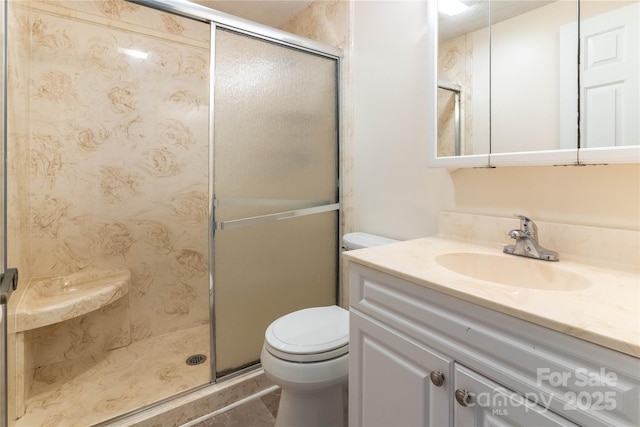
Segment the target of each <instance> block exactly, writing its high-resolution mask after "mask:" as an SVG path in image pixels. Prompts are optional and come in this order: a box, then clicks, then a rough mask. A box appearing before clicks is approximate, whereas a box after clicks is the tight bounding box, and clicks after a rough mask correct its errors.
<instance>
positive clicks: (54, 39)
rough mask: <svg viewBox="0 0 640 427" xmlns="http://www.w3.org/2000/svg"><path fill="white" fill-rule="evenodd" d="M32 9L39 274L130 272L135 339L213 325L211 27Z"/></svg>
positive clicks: (101, 12) (103, 10) (80, 10)
mask: <svg viewBox="0 0 640 427" xmlns="http://www.w3.org/2000/svg"><path fill="white" fill-rule="evenodd" d="M34 9H35V10H34V11H33V13H32V14H31V15H30V23H31V29H32V31H31V35H32V44H31V65H32V79H31V88H30V91H31V94H32V102H31V117H32V119H31V138H30V140H31V149H30V163H31V196H30V205H31V208H32V214H31V216H30V218H31V222H30V225H31V246H32V248H33V249H32V255H31V256H32V259H37V260H38V262H37V265H35V268H34V272H33V275H38V276H46V275H51V274H61V273H70V272H76V271H83V270H93V269H113V268H127V269H129V270H131V272H132V276H133V279H132V284H131V291H130V298H129V300H130V304H131V314H130V318H131V331H132V338H133V339H134V340H139V339H143V338H146V337H150V336H155V335H161V334H164V333H166V332H169V331H173V330H178V329H181V328H188V327H192V326H195V325H198V324H202V323H206V322H208V300H209V299H208V294H209V289H208V287H209V282H208V275H207V273H208V259H207V258H208V255H207V254H208V241H207V230H208V224H207V215H208V204H207V202H206V201H207V194H208V104H209V100H208V91H207V88H208V49H207V48H206V46H207V43H208V41H207V40H208V26H207V25H205V24H202V23H194V22H193V21H189V20H186V19H183V18H176V17H173V16H168V15H166V14H162V13H160V12H156V11H152V10H150V9H146V8H141V7H140V6H137V5H134V4H131V3H126V2H122V1H99V2H35V5H34ZM105 25H108V27H107V26H105ZM132 52H133V54H134V55H135V54H140V55H146V59H145V58H139V57H134V56H131V55H130V53H132ZM114 315H115V314H114ZM105 321H107V320H106V318H105ZM65 327H67V326H64V325H63V326H61V328H65ZM96 327H99V326H98V325H97V323H96ZM68 328H69V331H67V332H64V333H62V332H61V333H62V334H63V335H67V336H73V335H74V333H73V332H72V331H73V328H74V327H73V326H71V325H69V326H68ZM102 330H103V332H104V331H106V330H107V328H102ZM87 332H88V331H87ZM91 335H94V336H97V335H98V333H97V331H94V332H93V333H91ZM119 335H120V333H118V334H117V336H113V337H111V338H105V339H108V340H112V341H114V342H117V341H119V338H118V336H119ZM69 350H70V349H69ZM65 353H66V354H70V353H73V352H71V351H67V352H65Z"/></svg>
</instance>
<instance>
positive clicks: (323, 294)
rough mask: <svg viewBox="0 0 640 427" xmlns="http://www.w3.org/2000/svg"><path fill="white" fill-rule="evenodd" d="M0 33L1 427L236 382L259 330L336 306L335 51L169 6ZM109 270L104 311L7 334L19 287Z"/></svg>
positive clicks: (25, 14)
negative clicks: (9, 282) (0, 109)
mask: <svg viewBox="0 0 640 427" xmlns="http://www.w3.org/2000/svg"><path fill="white" fill-rule="evenodd" d="M3 4H4V2H3ZM7 17H8V20H7V28H6V31H4V32H3V38H4V35H5V34H6V40H7V41H8V43H7V47H6V52H7V58H8V59H7V62H6V65H5V67H4V68H3V73H5V75H6V77H7V93H6V100H7V105H8V108H7V133H6V146H7V149H6V150H7V152H6V156H7V170H6V176H7V194H6V205H5V206H6V218H7V236H6V241H7V265H8V266H15V267H18V268H19V269H20V276H21V278H20V283H19V286H18V289H17V290H16V291H15V292H14V295H13V296H12V298H11V299H12V301H13V302H12V303H10V304H9V306H8V312H9V321H8V322H7V323H6V324H5V325H4V327H7V331H8V334H7V342H6V345H7V347H6V348H7V349H8V351H7V358H5V361H8V366H9V369H8V378H7V381H6V382H7V383H8V388H9V394H8V396H9V398H8V402H7V404H8V413H9V416H8V418H9V424H12V423H15V425H16V426H18V427H20V426H31V425H50V426H73V425H78V426H87V425H97V424H100V423H105V422H107V421H108V420H113V419H117V418H118V417H122V416H126V414H130V413H134V412H136V411H140V410H141V408H146V407H148V406H149V405H154V404H157V403H159V402H167V401H169V400H171V399H174V398H175V397H176V396H185V395H188V394H189V393H192V392H193V391H195V390H199V389H202V388H204V387H207V386H209V385H211V384H213V383H217V382H223V380H226V379H231V378H238V377H240V376H241V374H242V373H244V372H247V371H250V370H252V369H254V368H256V367H259V356H260V350H261V346H262V342H263V337H264V331H265V329H266V327H267V326H268V324H269V323H270V322H272V321H273V320H275V319H276V318H278V317H280V316H282V315H284V314H286V313H288V312H291V311H294V310H297V309H301V308H305V307H310V306H321V305H331V304H335V303H336V302H337V299H338V295H337V290H338V256H339V238H338V236H339V223H340V221H339V204H338V200H339V198H338V197H339V187H338V185H339V179H338V174H339V169H338V159H339V152H338V147H339V122H338V118H339V111H338V105H339V97H338V94H339V90H338V88H339V82H338V76H339V73H340V51H339V50H338V49H336V48H333V47H330V46H327V45H324V44H322V43H318V42H314V41H311V40H308V39H304V38H301V37H297V36H294V35H292V34H289V33H285V32H282V31H279V30H276V29H272V28H269V27H265V26H262V25H259V24H255V23H252V22H249V21H245V20H242V19H239V18H235V17H232V16H230V15H226V14H223V13H219V12H215V11H213V10H211V9H208V8H206V7H203V6H200V5H197V4H193V3H189V2H186V1H182V0H163V1H152V0H136V1H135V2H125V1H120V0H96V1H82V2H78V1H30V2H8V3H7ZM114 270H118V271H120V270H128V271H129V272H130V275H131V279H130V283H129V284H128V288H127V290H128V291H127V292H126V295H124V296H121V297H119V298H118V299H117V300H115V299H114V300H113V301H112V302H109V303H108V304H106V305H104V306H101V307H100V308H99V309H96V310H93V311H90V312H88V313H86V314H82V315H80V316H77V317H72V318H69V319H68V320H64V321H60V322H56V323H52V324H48V325H46V326H43V327H34V328H31V329H24V328H18V327H16V326H15V324H17V322H13V321H12V318H11V316H15V315H16V314H15V313H19V312H20V310H21V308H20V304H21V301H24V299H25V297H24V295H26V293H27V292H29V288H30V286H35V285H34V283H35V279H41V278H45V280H49V279H47V278H49V277H51V276H55V277H63V278H64V277H65V275H72V274H77V273H84V272H94V271H107V272H108V271H114ZM69 292H73V291H69ZM3 344H4V343H3ZM187 362H189V363H187ZM12 420H13V421H12ZM15 420H17V421H15Z"/></svg>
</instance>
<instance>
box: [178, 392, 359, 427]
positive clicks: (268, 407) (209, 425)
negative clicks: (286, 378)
mask: <svg viewBox="0 0 640 427" xmlns="http://www.w3.org/2000/svg"><path fill="white" fill-rule="evenodd" d="M280 391H281V390H280V389H278V390H276V391H273V392H271V393H268V394H265V395H264V396H261V397H259V398H256V399H252V400H249V401H247V402H245V403H243V404H241V405H239V406H236V407H235V408H233V409H230V410H229V411H227V412H223V413H221V414H218V415H216V416H215V417H213V418H210V419H208V420H204V421H201V422H199V423H197V424H190V427H273V426H275V422H276V419H275V417H276V415H277V413H278V404H279V403H280ZM348 404H349V397H348V390H347V388H346V387H345V393H344V423H345V424H344V425H345V426H346V425H347V424H348V419H349V405H348Z"/></svg>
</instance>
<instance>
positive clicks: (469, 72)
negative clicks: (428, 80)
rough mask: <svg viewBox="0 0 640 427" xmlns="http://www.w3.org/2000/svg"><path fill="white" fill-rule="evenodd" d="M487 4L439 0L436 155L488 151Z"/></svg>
mask: <svg viewBox="0 0 640 427" xmlns="http://www.w3.org/2000/svg"><path fill="white" fill-rule="evenodd" d="M488 4H489V2H488V0H484V1H478V0H473V1H470V0H463V1H458V0H438V92H437V94H438V109H437V111H438V124H437V125H438V139H437V144H438V146H437V155H438V157H448V156H459V155H473V154H488V153H489V62H488V61H489V31H488V27H489V6H488Z"/></svg>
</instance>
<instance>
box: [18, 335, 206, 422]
mask: <svg viewBox="0 0 640 427" xmlns="http://www.w3.org/2000/svg"><path fill="white" fill-rule="evenodd" d="M209 341H210V340H209V325H202V326H197V327H194V328H191V329H188V330H186V331H185V330H183V331H178V332H174V333H169V334H165V335H161V336H158V337H153V338H149V339H146V340H143V341H139V342H136V343H133V344H131V345H129V346H127V347H123V348H119V349H116V350H112V351H110V352H108V353H104V354H100V355H97V356H91V357H86V358H79V359H74V360H69V361H65V362H61V363H56V364H53V365H48V366H44V367H40V368H38V369H37V370H36V373H35V377H34V380H33V384H32V387H31V391H30V393H29V398H28V399H27V402H26V413H25V415H24V416H23V417H22V418H20V419H19V420H18V421H17V423H16V427H33V426H47V427H56V426H58V427H73V426H78V427H87V426H90V425H93V424H96V423H99V422H102V421H106V420H108V419H110V418H113V417H116V416H118V415H122V414H124V413H127V412H130V411H133V410H135V409H138V408H140V407H143V406H146V405H149V404H150V403H153V402H156V401H158V400H161V399H165V398H167V397H171V396H173V395H175V394H177V393H180V392H182V391H185V390H189V389H191V388H193V387H196V386H199V385H202V384H206V383H208V382H209V381H210V376H211V370H210V365H209V359H208V358H209ZM192 354H205V355H206V356H207V361H206V362H204V363H202V364H199V365H194V366H189V365H187V364H186V363H185V360H186V359H187V357H188V356H190V355H192Z"/></svg>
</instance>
